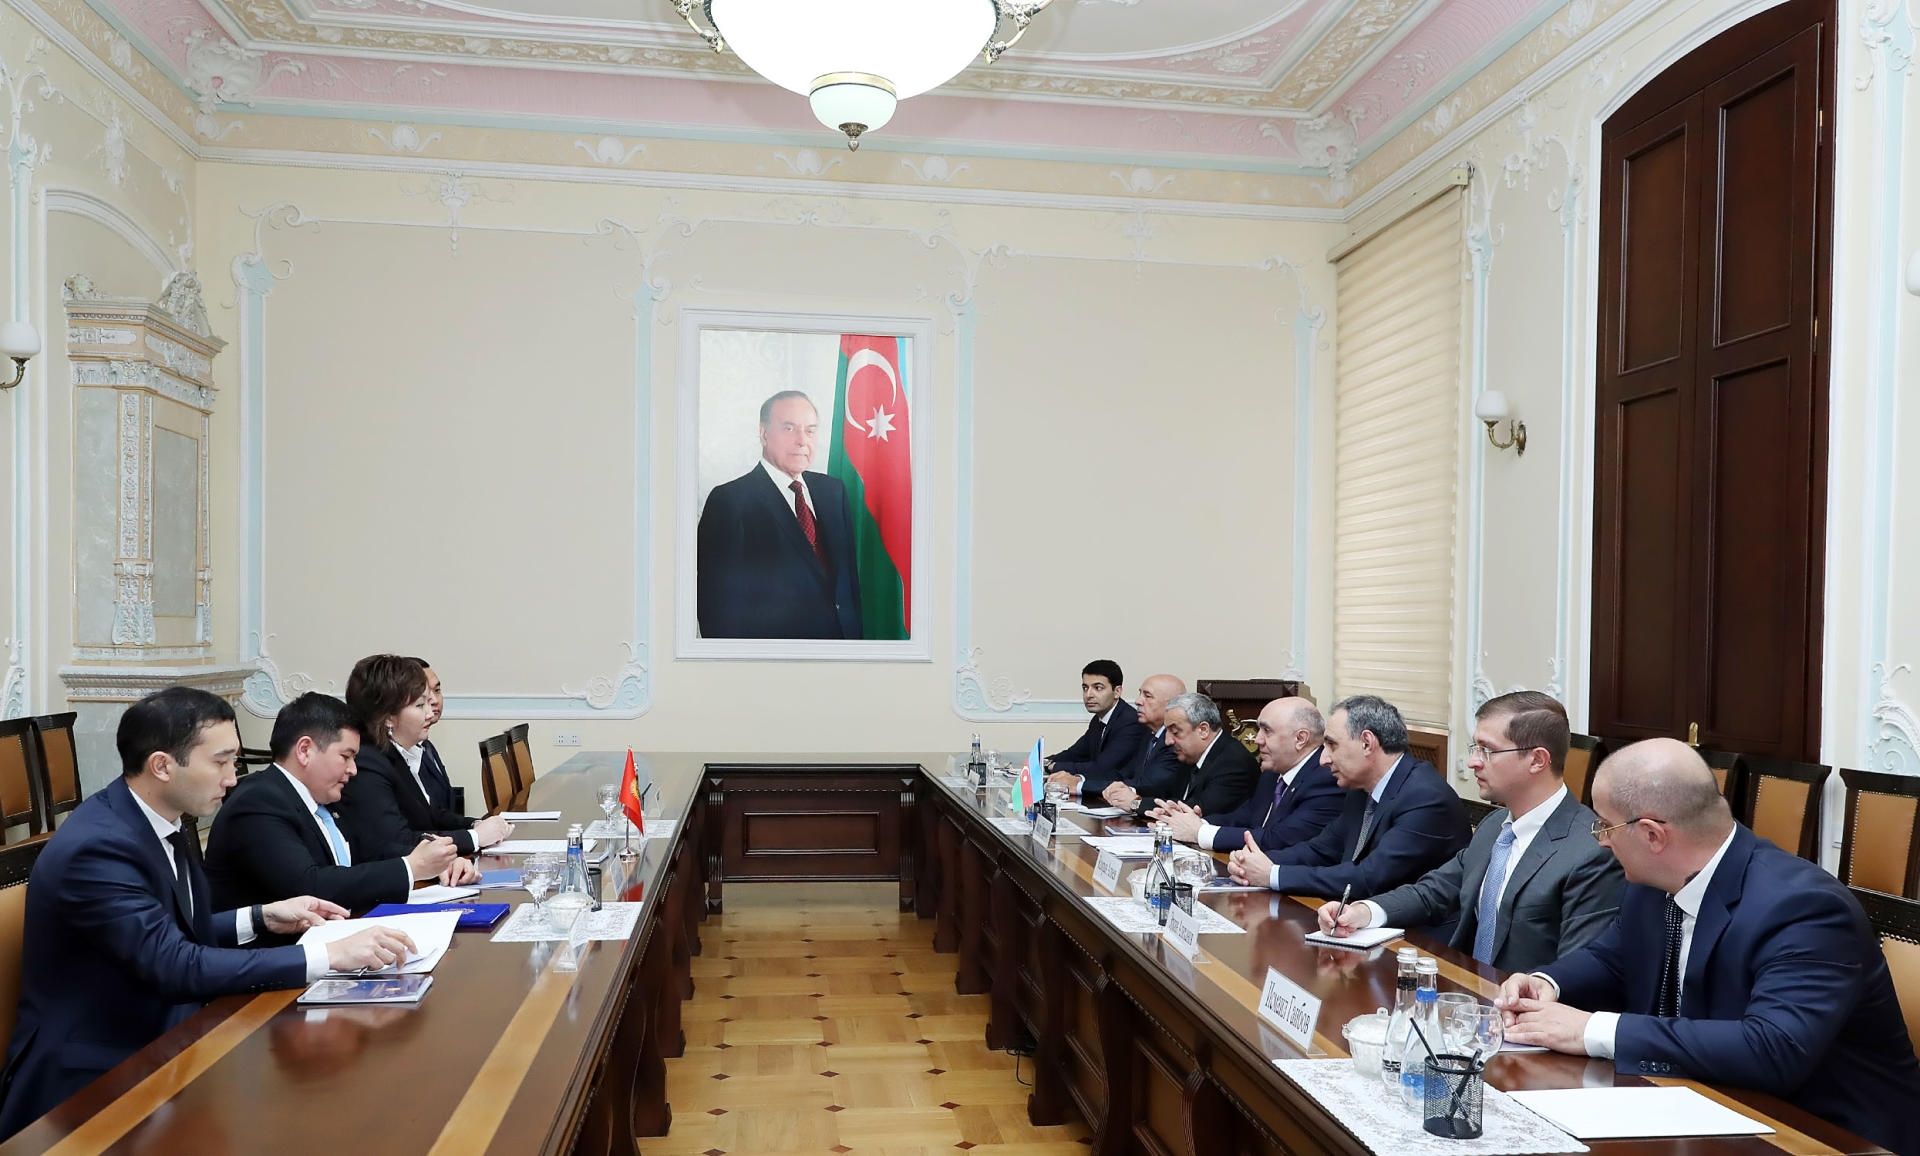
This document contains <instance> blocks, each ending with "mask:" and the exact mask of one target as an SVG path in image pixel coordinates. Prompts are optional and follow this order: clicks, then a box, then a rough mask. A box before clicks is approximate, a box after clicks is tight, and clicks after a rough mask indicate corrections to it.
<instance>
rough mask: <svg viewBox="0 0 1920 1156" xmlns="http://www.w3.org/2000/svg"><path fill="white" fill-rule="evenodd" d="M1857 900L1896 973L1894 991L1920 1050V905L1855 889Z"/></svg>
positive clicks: (1915, 1043) (1875, 892) (1914, 1043)
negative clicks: (1878, 936)
mask: <svg viewBox="0 0 1920 1156" xmlns="http://www.w3.org/2000/svg"><path fill="white" fill-rule="evenodd" d="M1853 895H1854V898H1856V899H1858V900H1859V901H1860V906H1861V907H1863V908H1865V909H1866V912H1867V918H1868V919H1870V920H1872V921H1873V929H1874V930H1875V931H1876V932H1879V934H1880V950H1881V951H1882V952H1884V953H1885V954H1886V957H1887V970H1888V971H1890V972H1892V973H1893V990H1894V993H1895V994H1896V995H1898V996H1899V998H1900V1012H1901V1014H1902V1015H1904V1016H1905V1017H1906V1020H1907V1035H1908V1037H1909V1038H1911V1039H1912V1040H1913V1046H1914V1048H1915V1049H1916V1050H1920V902H1916V901H1914V900H1912V899H1902V898H1900V897H1899V896H1897V895H1883V894H1881V893H1880V892H1878V891H1869V890H1865V889H1863V888H1859V887H1856V888H1854V889H1853Z"/></svg>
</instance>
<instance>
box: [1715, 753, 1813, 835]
mask: <svg viewBox="0 0 1920 1156" xmlns="http://www.w3.org/2000/svg"><path fill="white" fill-rule="evenodd" d="M1700 757H1701V758H1702V759H1705V760H1706V763H1707V769H1708V770H1710V771H1712V772H1713V779H1714V781H1715V782H1717V783H1719V784H1720V794H1721V795H1722V796H1723V797H1724V798H1725V799H1726V800H1727V805H1728V806H1729V807H1732V808H1733V817H1734V818H1736V819H1738V820H1740V821H1741V822H1742V823H1745V824H1746V825H1747V826H1749V827H1751V826H1753V806H1752V800H1751V799H1750V798H1749V797H1748V794H1747V764H1746V759H1745V757H1744V756H1742V755H1738V754H1735V753H1734V752H1732V751H1709V750H1702V751H1701V752H1700ZM1789 850H1791V848H1789Z"/></svg>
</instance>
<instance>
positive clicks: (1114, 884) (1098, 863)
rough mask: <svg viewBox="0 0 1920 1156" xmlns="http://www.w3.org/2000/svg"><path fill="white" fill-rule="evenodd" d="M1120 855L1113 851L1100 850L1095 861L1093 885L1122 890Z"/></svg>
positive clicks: (1111, 889) (1110, 889)
mask: <svg viewBox="0 0 1920 1156" xmlns="http://www.w3.org/2000/svg"><path fill="white" fill-rule="evenodd" d="M1121 863H1122V860H1121V858H1120V856H1118V855H1115V854H1114V853H1113V852H1111V851H1102V852H1100V857H1099V858H1098V859H1095V860H1094V861H1093V885H1094V886H1095V887H1100V888H1104V889H1105V890H1108V891H1118V890H1120V865H1121Z"/></svg>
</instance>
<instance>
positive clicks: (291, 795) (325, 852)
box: [262, 767, 345, 863]
mask: <svg viewBox="0 0 1920 1156" xmlns="http://www.w3.org/2000/svg"><path fill="white" fill-rule="evenodd" d="M262 773H263V774H271V775H273V776H274V777H275V778H277V779H279V780H280V781H279V782H278V783H276V784H274V789H275V790H277V791H279V792H280V799H281V801H282V802H284V803H285V804H286V806H287V810H289V811H291V812H293V813H294V814H296V815H299V814H303V813H305V814H306V816H307V821H306V822H304V823H297V824H295V826H296V827H298V828H299V831H300V842H301V843H302V844H304V845H305V846H306V848H307V850H308V851H310V852H312V853H313V855H314V862H316V863H332V862H333V847H332V846H331V845H330V844H328V842H327V837H326V836H325V835H323V834H321V833H320V821H319V820H318V819H315V818H314V817H313V815H312V814H311V813H308V812H307V805H306V804H305V803H303V802H301V801H300V792H298V791H296V790H294V789H293V784H292V783H290V782H288V781H287V776H286V774H285V773H284V772H282V771H280V770H279V769H278V768H276V767H268V768H267V770H266V771H263V772H262ZM344 837H345V836H344V835H343V836H342V838H344Z"/></svg>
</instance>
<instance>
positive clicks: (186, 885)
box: [167, 831, 193, 923]
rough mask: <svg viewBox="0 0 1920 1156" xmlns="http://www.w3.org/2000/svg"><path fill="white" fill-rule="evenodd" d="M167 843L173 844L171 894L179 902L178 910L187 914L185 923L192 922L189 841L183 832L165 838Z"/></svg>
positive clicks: (191, 873)
mask: <svg viewBox="0 0 1920 1156" xmlns="http://www.w3.org/2000/svg"><path fill="white" fill-rule="evenodd" d="M167 842H169V843H171V844H173V893H174V895H175V896H176V897H177V898H178V899H179V900H180V909H181V910H182V911H185V912H186V913H187V921H188V922H189V923H191V922H192V921H193V860H192V859H191V858H190V857H189V856H190V854H191V853H190V852H189V851H188V850H187V848H188V846H189V845H190V844H191V840H189V839H188V838H187V833H186V832H185V831H175V832H174V833H173V834H171V835H168V836H167Z"/></svg>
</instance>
